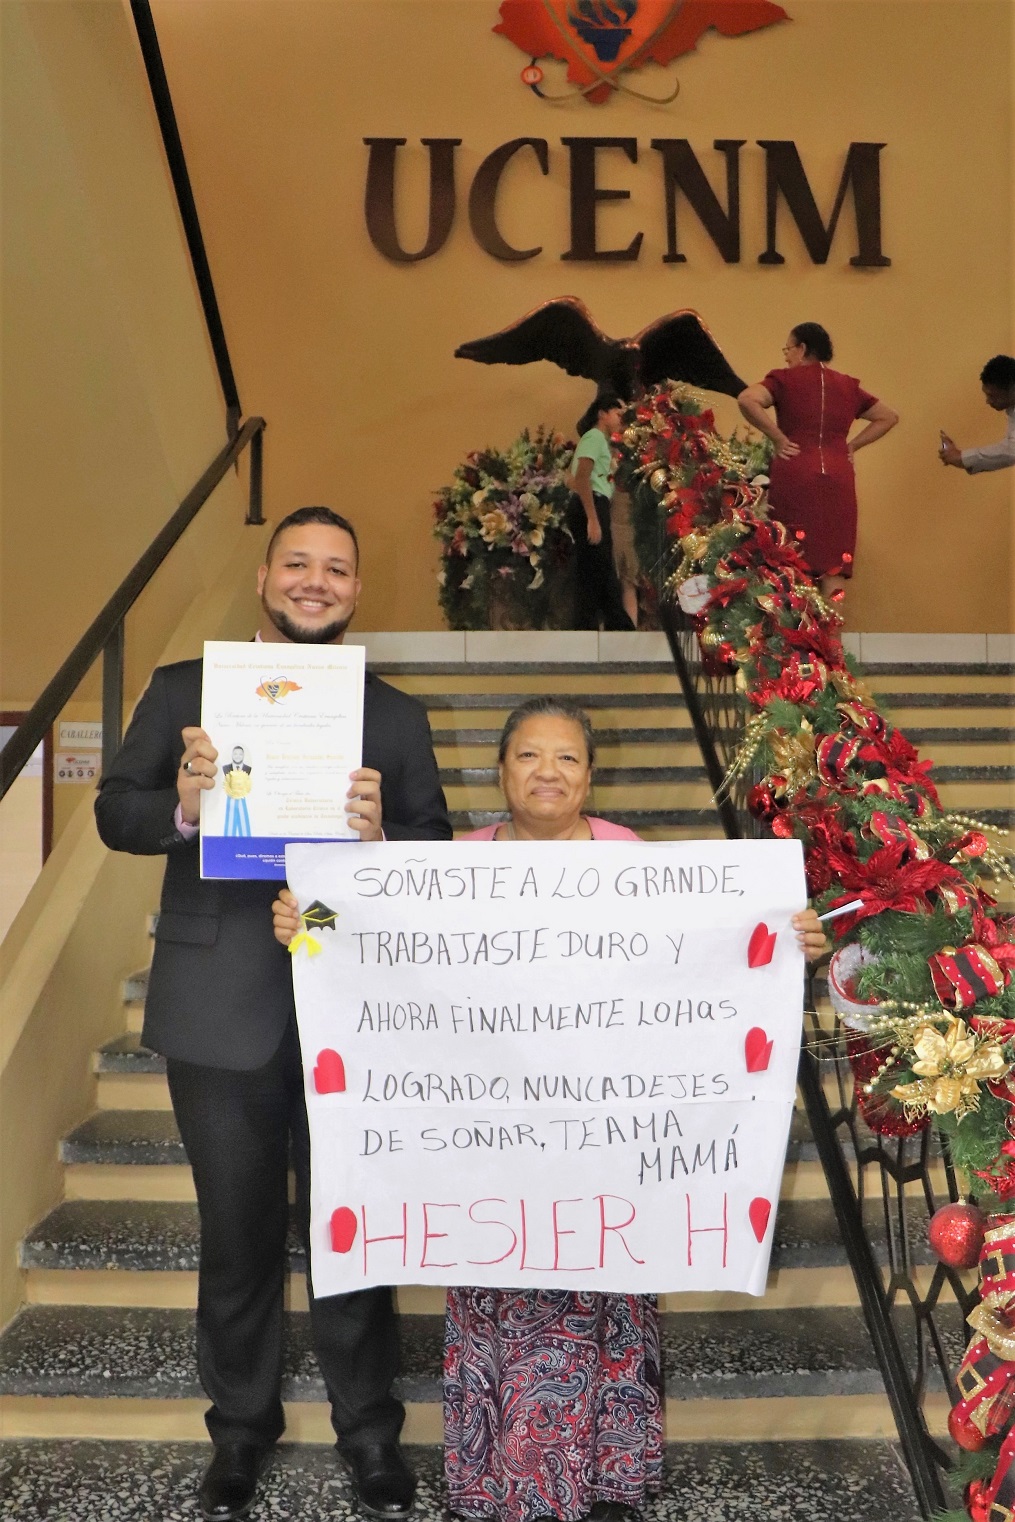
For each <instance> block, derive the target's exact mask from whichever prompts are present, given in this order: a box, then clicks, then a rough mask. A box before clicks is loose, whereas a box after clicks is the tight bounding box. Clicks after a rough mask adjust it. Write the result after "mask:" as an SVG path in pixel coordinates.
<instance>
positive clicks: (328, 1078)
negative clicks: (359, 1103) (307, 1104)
mask: <svg viewBox="0 0 1015 1522" xmlns="http://www.w3.org/2000/svg"><path fill="white" fill-rule="evenodd" d="M314 1088H315V1089H316V1090H317V1092H318V1094H344V1093H345V1063H344V1062H343V1061H342V1059H341V1057H340V1056H339V1055H338V1053H337V1052H333V1051H332V1049H331V1047H330V1046H326V1047H325V1048H324V1050H323V1051H320V1052H318V1054H317V1066H316V1067H315V1068H314Z"/></svg>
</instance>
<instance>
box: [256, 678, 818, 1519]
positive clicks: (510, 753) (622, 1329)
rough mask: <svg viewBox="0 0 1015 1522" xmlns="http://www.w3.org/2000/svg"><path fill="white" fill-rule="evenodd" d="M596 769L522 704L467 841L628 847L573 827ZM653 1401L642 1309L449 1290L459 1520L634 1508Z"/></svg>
mask: <svg viewBox="0 0 1015 1522" xmlns="http://www.w3.org/2000/svg"><path fill="white" fill-rule="evenodd" d="M594 761H595V742H594V738H593V734H592V726H591V724H590V723H589V720H588V717H587V715H586V714H585V713H584V712H583V711H582V710H581V709H580V708H578V707H577V706H576V705H575V704H574V703H571V702H569V701H568V700H567V699H564V698H556V697H540V698H532V699H530V700H529V702H527V703H523V704H522V705H521V707H520V708H516V709H515V710H514V712H513V713H512V714H511V715H510V717H509V718H508V720H507V723H506V724H505V725H504V732H503V734H502V736H501V742H500V753H499V763H500V764H499V772H500V785H501V789H502V791H503V793H504V797H505V800H506V802H507V805H508V810H509V814H510V817H509V818H508V820H507V821H506V822H505V823H503V824H493V825H487V826H485V827H484V828H483V829H481V830H474V831H473V832H472V834H471V835H467V836H466V837H465V839H467V840H498V841H499V840H503V841H511V840H539V841H547V840H637V839H638V837H637V835H635V834H634V832H633V831H632V830H628V829H625V828H624V826H623V825H617V824H610V823H609V822H608V821H607V820H605V819H597V818H596V817H595V816H594V815H589V814H585V813H583V809H584V806H585V803H586V800H587V798H588V794H589V789H590V787H591V785H592V768H593V763H594ZM274 911H275V934H276V935H277V936H278V938H279V940H281V941H283V942H285V943H288V942H289V940H291V938H292V936H293V935H294V934H295V933H296V930H297V929H298V925H299V920H298V915H297V906H296V900H295V898H294V896H293V895H292V894H291V893H290V892H289V891H288V890H283V891H282V893H281V894H280V895H279V898H278V900H277V901H276V903H275V905H274ZM793 923H794V926H795V927H796V931H797V939H798V940H799V941H800V944H801V945H802V946H803V948H804V950H805V952H806V953H807V955H808V956H810V957H816V956H819V955H821V953H822V952H823V951H824V950H825V949H826V943H825V937H824V934H823V932H822V930H821V926H820V925H819V924H818V920H817V916H816V914H815V913H814V911H813V910H812V909H809V910H806V911H805V912H804V913H802V914H798V915H795V916H794V920H793ZM663 1400H664V1396H663V1381H662V1373H661V1369H660V1361H659V1324H658V1318H657V1313H656V1301H655V1297H654V1296H651V1295H621V1294H595V1293H592V1292H587V1291H581V1290H556V1289H530V1290H517V1289H503V1290H500V1289H467V1288H454V1289H449V1291H448V1302H447V1317H446V1323H445V1342H444V1441H445V1470H446V1473H447V1480H448V1488H449V1491H450V1501H451V1507H452V1510H453V1511H456V1512H458V1513H459V1514H460V1515H462V1516H466V1517H477V1518H490V1519H496V1522H536V1519H537V1518H544V1519H545V1518H549V1519H560V1522H579V1519H581V1518H585V1517H588V1516H589V1515H590V1514H591V1515H592V1516H593V1517H595V1518H596V1519H606V1522H609V1519H610V1518H611V1515H613V1514H619V1513H620V1512H622V1511H623V1509H624V1508H626V1507H635V1508H639V1507H641V1506H643V1505H644V1504H645V1502H646V1500H647V1499H648V1497H649V1496H650V1495H651V1494H652V1492H653V1491H655V1490H657V1489H658V1487H659V1484H660V1480H661V1477H662V1460H663Z"/></svg>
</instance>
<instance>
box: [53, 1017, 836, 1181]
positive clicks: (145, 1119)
mask: <svg viewBox="0 0 1015 1522" xmlns="http://www.w3.org/2000/svg"><path fill="white" fill-rule="evenodd" d="M128 1039H130V1040H132V1041H133V1042H134V1049H133V1050H134V1058H133V1060H134V1061H136V1062H137V1064H138V1067H139V1070H140V1071H143V1072H144V1073H147V1074H156V1075H157V1074H159V1073H164V1072H165V1058H164V1057H160V1056H158V1055H157V1054H156V1053H155V1052H149V1051H148V1050H147V1048H146V1047H143V1046H141V1045H140V1042H138V1041H137V1038H136V1037H131V1038H126V1037H120V1038H119V1039H118V1041H117V1046H118V1047H119V1048H120V1050H119V1051H118V1053H117V1056H116V1062H117V1064H118V1065H117V1066H116V1067H115V1068H114V1069H113V1071H114V1072H117V1073H122V1072H125V1071H128V1069H127V1068H126V1067H124V1066H122V1065H121V1064H124V1063H126V1062H129V1061H130V1060H131V1058H130V1055H129V1053H128V1052H127V1051H126V1050H124V1049H123V1048H124V1046H125V1043H126V1041H127V1040H128ZM110 1044H112V1043H110ZM156 1063H158V1064H161V1066H158V1067H156V1066H154V1064H156ZM100 1071H102V1070H101V1069H100ZM816 1158H817V1149H816V1148H815V1145H814V1142H813V1140H812V1138H811V1134H810V1129H809V1127H808V1125H807V1118H806V1116H805V1115H804V1114H803V1113H802V1112H801V1111H799V1110H796V1111H794V1114H793V1120H792V1124H791V1127H790V1138H789V1146H788V1148H787V1153H786V1161H787V1163H796V1162H811V1161H814V1160H815V1159H816ZM60 1161H61V1162H63V1163H67V1164H72V1165H73V1164H81V1163H89V1164H109V1165H117V1166H120V1165H123V1164H127V1165H131V1166H136V1167H146V1168H150V1167H164V1166H169V1165H176V1166H179V1165H185V1164H186V1162H187V1154H186V1153H185V1152H184V1150H183V1143H182V1142H181V1140H180V1133H179V1131H178V1130H177V1126H176V1119H175V1117H174V1115H173V1113H172V1111H171V1110H97V1111H96V1112H95V1114H93V1115H90V1116H89V1117H88V1119H87V1120H85V1121H82V1123H81V1124H80V1125H79V1126H75V1128H74V1130H73V1131H71V1132H70V1133H69V1135H67V1136H65V1137H64V1139H63V1141H62V1142H61V1143H60Z"/></svg>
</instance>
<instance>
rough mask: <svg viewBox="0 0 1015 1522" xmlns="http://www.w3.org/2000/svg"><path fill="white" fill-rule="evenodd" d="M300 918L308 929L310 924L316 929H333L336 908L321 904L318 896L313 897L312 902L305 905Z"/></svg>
mask: <svg viewBox="0 0 1015 1522" xmlns="http://www.w3.org/2000/svg"><path fill="white" fill-rule="evenodd" d="M300 918H301V919H302V921H303V923H304V925H306V927H307V929H308V930H309V929H310V927H311V925H313V926H314V927H315V929H317V930H334V928H335V921H336V920H337V919H338V910H337V909H329V908H328V906H327V904H322V903H321V900H320V899H319V898H315V899H314V901H313V903H312V904H308V905H307V907H306V908H305V909H304V911H303V913H302V914H301V915H300Z"/></svg>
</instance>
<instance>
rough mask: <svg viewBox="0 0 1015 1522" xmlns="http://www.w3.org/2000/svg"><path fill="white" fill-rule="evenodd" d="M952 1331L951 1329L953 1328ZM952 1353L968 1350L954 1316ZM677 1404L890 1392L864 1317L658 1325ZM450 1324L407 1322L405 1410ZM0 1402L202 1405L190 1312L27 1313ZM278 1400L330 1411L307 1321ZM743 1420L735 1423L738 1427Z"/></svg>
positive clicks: (434, 1366)
mask: <svg viewBox="0 0 1015 1522" xmlns="http://www.w3.org/2000/svg"><path fill="white" fill-rule="evenodd" d="M946 1319H947V1318H946ZM951 1319H952V1320H953V1321H954V1327H953V1328H952V1329H951V1335H950V1336H949V1338H948V1340H949V1343H951V1342H954V1343H955V1347H954V1348H953V1349H950V1351H952V1352H953V1353H955V1355H956V1356H955V1363H956V1366H957V1363H958V1360H959V1359H960V1358H961V1355H962V1350H963V1348H964V1346H965V1339H964V1338H963V1335H962V1321H961V1315H960V1313H959V1312H958V1309H957V1308H956V1313H955V1316H954V1317H953V1318H951ZM660 1332H661V1342H662V1363H663V1370H664V1374H665V1382H666V1394H667V1397H668V1398H669V1399H671V1400H676V1401H693V1400H699V1399H713V1400H717V1399H718V1400H732V1401H735V1400H752V1399H753V1400H756V1399H776V1398H778V1399H781V1398H785V1397H791V1396H810V1397H815V1398H819V1397H821V1396H823V1395H828V1394H833V1395H869V1394H880V1393H881V1391H882V1389H883V1385H882V1379H881V1374H880V1371H879V1369H878V1365H877V1359H876V1358H875V1356H874V1353H873V1349H872V1345H871V1342H870V1338H869V1337H868V1335H867V1331H866V1327H865V1323H864V1320H863V1315H862V1313H861V1311H860V1310H859V1309H854V1308H848V1307H847V1308H839V1309H831V1310H825V1309H822V1310H815V1309H811V1310H776V1311H772V1310H767V1311H757V1310H745V1311H739V1312H736V1313H729V1312H727V1313H726V1314H724V1315H722V1316H714V1315H711V1314H709V1313H708V1312H700V1311H699V1312H692V1313H691V1314H689V1315H675V1314H669V1313H664V1314H663V1315H662V1316H661V1318H660ZM443 1340H444V1321H443V1317H441V1316H412V1317H408V1318H403V1320H402V1325H401V1347H402V1358H401V1374H400V1377H399V1380H398V1384H397V1386H396V1390H397V1393H398V1394H399V1395H400V1397H401V1398H402V1399H403V1400H405V1401H412V1402H415V1403H422V1402H439V1401H440V1399H441V1359H442V1350H443ZM0 1395H6V1396H11V1395H14V1396H25V1395H35V1396H45V1397H53V1398H55V1397H60V1396H77V1397H82V1398H92V1399H94V1398H96V1397H98V1398H109V1397H118V1398H123V1397H133V1398H138V1399H151V1398H162V1399H170V1400H185V1399H198V1398H200V1396H201V1386H200V1382H199V1380H198V1375H197V1364H196V1358H195V1343H194V1317H193V1315H192V1314H191V1312H190V1311H188V1310H162V1309H143V1308H138V1307H134V1308H122V1307H119V1306H72V1307H65V1306H54V1305H30V1306H25V1307H23V1308H22V1310H21V1311H19V1312H18V1314H17V1316H16V1317H15V1319H14V1321H13V1322H12V1323H11V1324H10V1326H9V1327H8V1328H7V1329H6V1331H5V1332H4V1333H3V1335H2V1336H0ZM282 1396H283V1399H284V1400H287V1401H323V1400H325V1399H326V1392H325V1387H324V1381H323V1379H322V1377H321V1374H320V1370H319V1368H318V1365H317V1359H316V1357H315V1356H314V1352H313V1348H312V1339H311V1331H310V1317H309V1315H307V1314H306V1313H305V1312H289V1313H288V1314H287V1316H286V1334H285V1357H284V1372H283V1378H282ZM734 1420H735V1418H734Z"/></svg>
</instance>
